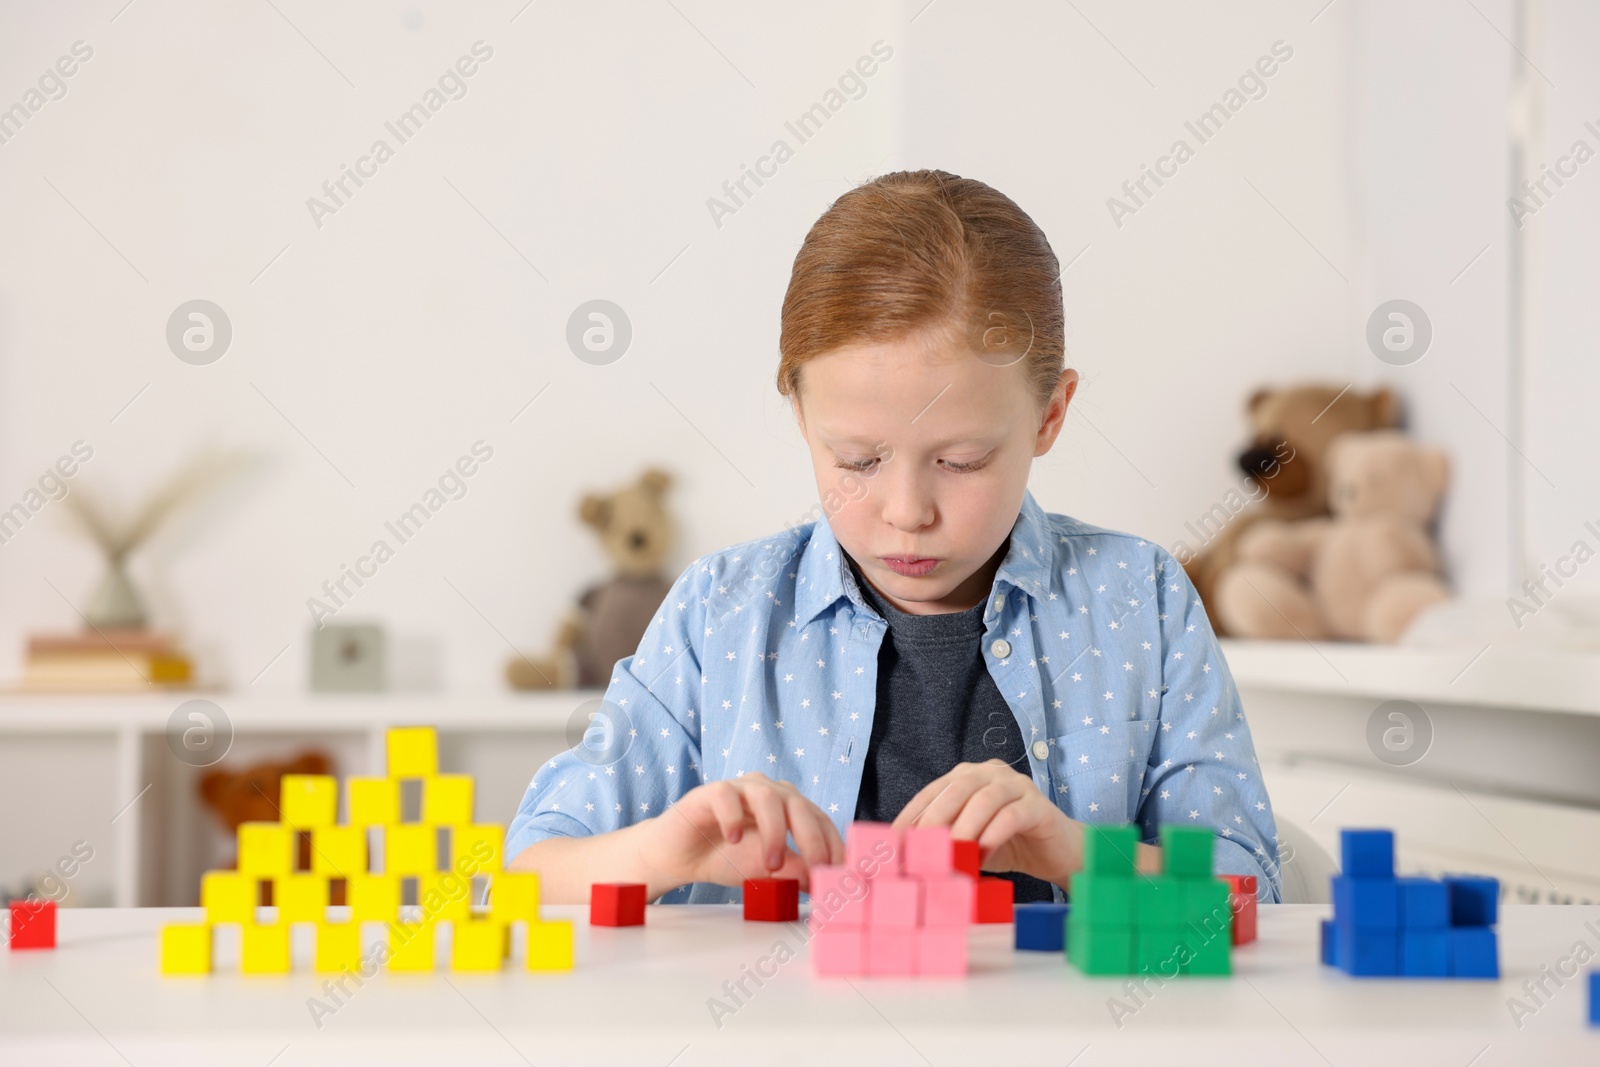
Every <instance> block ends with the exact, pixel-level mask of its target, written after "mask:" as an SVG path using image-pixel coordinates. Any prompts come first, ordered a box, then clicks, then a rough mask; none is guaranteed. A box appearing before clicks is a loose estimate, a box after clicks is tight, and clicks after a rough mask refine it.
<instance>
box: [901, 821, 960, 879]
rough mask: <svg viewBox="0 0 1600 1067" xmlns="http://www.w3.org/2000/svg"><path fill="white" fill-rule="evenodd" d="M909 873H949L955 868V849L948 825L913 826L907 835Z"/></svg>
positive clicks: (906, 850) (906, 847) (906, 868)
mask: <svg viewBox="0 0 1600 1067" xmlns="http://www.w3.org/2000/svg"><path fill="white" fill-rule="evenodd" d="M905 852H906V858H905V872H906V873H907V874H948V873H949V872H950V871H952V870H954V869H955V868H954V866H953V865H954V863H955V849H954V847H953V846H952V845H951V843H950V828H949V827H948V826H913V827H911V828H910V829H908V830H907V831H906V836H905Z"/></svg>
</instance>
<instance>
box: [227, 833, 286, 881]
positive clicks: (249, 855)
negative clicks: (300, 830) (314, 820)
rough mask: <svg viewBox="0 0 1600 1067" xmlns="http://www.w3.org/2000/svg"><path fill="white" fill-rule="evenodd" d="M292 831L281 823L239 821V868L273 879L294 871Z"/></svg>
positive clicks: (246, 872) (243, 871)
mask: <svg viewBox="0 0 1600 1067" xmlns="http://www.w3.org/2000/svg"><path fill="white" fill-rule="evenodd" d="M294 845H295V840H294V831H293V830H292V829H290V828H289V827H287V826H285V825H283V824H282V823H276V822H246V823H240V824H239V871H240V873H242V874H253V875H256V876H258V877H261V878H276V877H278V875H280V874H288V873H289V872H290V871H292V870H294V852H295V848H294Z"/></svg>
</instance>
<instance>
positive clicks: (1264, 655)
mask: <svg viewBox="0 0 1600 1067" xmlns="http://www.w3.org/2000/svg"><path fill="white" fill-rule="evenodd" d="M1222 650H1223V655H1225V656H1226V657H1227V659H1228V667H1229V669H1230V670H1231V671H1232V672H1233V677H1234V681H1235V682H1236V683H1238V685H1239V687H1240V688H1241V689H1272V690H1279V691H1286V692H1293V693H1306V694H1313V695H1319V696H1349V697H1379V698H1383V699H1394V698H1403V699H1407V700H1415V701H1419V702H1423V701H1432V702H1436V703H1444V704H1472V705H1480V706H1491V707H1507V708H1519V709H1526V710H1531V711H1555V712H1564V713H1568V714H1574V715H1595V716H1600V654H1596V653H1585V652H1577V651H1534V650H1531V649H1524V648H1509V647H1504V646H1498V645H1493V646H1490V647H1488V648H1487V649H1486V650H1479V649H1472V648H1466V649H1459V650H1433V649H1427V650H1422V649H1410V648H1396V647H1392V646H1386V645H1361V644H1345V643H1340V642H1315V643H1313V642H1308V641H1240V640H1235V639H1226V640H1224V641H1222ZM1475 657H1476V658H1475Z"/></svg>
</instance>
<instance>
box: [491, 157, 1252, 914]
mask: <svg viewBox="0 0 1600 1067" xmlns="http://www.w3.org/2000/svg"><path fill="white" fill-rule="evenodd" d="M1060 273H1061V266H1060V264H1059V263H1058V262H1057V260H1056V256H1055V253H1054V252H1052V251H1051V248H1050V244H1049V242H1048V241H1047V240H1046V239H1045V236H1044V233H1043V232H1042V231H1041V230H1040V229H1039V227H1038V226H1037V225H1035V224H1034V222H1033V220H1032V219H1031V218H1029V217H1028V215H1027V214H1026V213H1025V212H1024V211H1023V210H1022V209H1021V208H1020V207H1018V206H1017V205H1016V204H1015V203H1013V202H1012V201H1011V200H1010V199H1009V198H1008V197H1006V196H1005V195H1004V194H1002V193H1000V192H998V191H997V190H995V189H992V188H990V187H989V186H987V185H985V184H983V183H982V182H979V181H974V180H972V179H970V178H958V177H956V176H955V175H952V174H948V173H945V172H944V171H927V170H924V171H912V172H900V173H895V174H888V175H885V176H883V177H881V178H878V179H877V180H875V181H872V182H869V183H868V184H866V185H863V186H861V187H859V188H857V189H854V190H852V191H850V192H848V193H845V194H844V195H843V196H841V197H840V198H839V199H838V200H837V201H835V202H834V204H833V206H832V207H830V208H829V209H828V210H827V212H826V213H824V214H823V216H822V217H821V218H820V219H818V220H817V222H816V224H815V225H814V226H812V228H811V232H810V233H809V234H807V235H806V240H805V244H804V245H803V246H802V247H801V249H800V253H799V255H797V256H796V257H795V263H794V271H793V273H792V275H791V276H790V279H789V290H788V293H787V295H786V296H785V298H784V302H783V322H782V333H781V337H780V340H779V348H780V350H781V354H782V358H781V362H780V364H779V367H778V391H779V393H781V394H782V395H783V396H785V397H787V398H788V399H789V401H790V402H791V403H792V404H793V407H794V415H795V419H796V421H797V423H798V425H799V429H800V433H801V435H802V436H803V438H804V439H805V442H806V445H807V447H808V448H809V449H810V452H811V461H812V465H813V467H814V468H815V471H816V479H817V488H818V491H819V494H820V499H821V502H822V509H821V510H822V517H821V518H819V519H818V520H817V521H815V522H811V523H807V524H805V525H802V526H798V527H795V528H793V529H790V530H787V531H785V532H784V533H782V534H778V535H775V536H773V537H769V538H763V539H760V540H756V541H748V542H745V543H744V544H739V545H734V546H733V547H732V548H728V549H724V550H723V551H721V552H715V553H712V554H710V555H707V556H702V557H701V558H700V559H697V560H695V561H694V562H693V563H691V564H690V565H689V566H688V567H687V568H686V569H685V570H684V571H683V573H682V574H681V575H680V576H679V577H678V580H677V582H676V584H675V585H674V586H673V588H672V591H671V593H670V594H669V595H668V596H667V598H666V600H665V601H664V602H663V603H662V605H661V608H660V610H659V611H658V612H657V614H656V617H655V619H654V620H653V621H652V622H651V624H650V626H649V628H648V629H647V630H646V632H645V635H644V638H643V640H641V641H640V643H639V648H638V650H637V652H636V653H635V654H634V655H632V656H629V657H627V658H625V659H622V660H620V661H618V663H617V665H616V667H615V669H614V671H613V672H612V676H611V682H610V685H609V687H608V688H607V690H606V694H605V699H606V701H607V707H608V708H609V722H608V723H606V724H605V725H606V726H608V727H609V729H610V730H612V731H613V732H614V735H613V736H614V740H615V742H616V743H615V744H613V745H610V746H608V747H607V748H605V749H596V748H593V747H590V746H588V745H587V744H585V745H580V746H578V747H576V748H574V749H572V750H570V751H568V752H564V753H562V754H561V755H559V756H557V757H556V758H555V759H552V760H551V761H550V762H549V763H547V764H545V765H544V766H543V767H541V768H539V770H538V772H537V774H536V775H535V776H534V779H533V781H532V783H531V784H530V785H529V787H528V792H527V795H526V796H525V797H524V798H523V801H522V805H521V808H520V810H519V811H518V812H517V816H516V819H515V820H514V821H513V822H512V824H511V828H510V831H509V832H508V834H507V838H506V855H507V856H512V857H515V859H514V860H513V862H512V866H513V867H514V868H515V869H518V870H531V871H537V872H539V873H540V875H541V883H542V885H543V896H544V899H545V900H547V901H549V902H551V903H576V902H583V901H586V900H587V899H588V894H589V886H590V885H591V884H592V883H594V882H601V881H630V882H643V883H645V884H646V885H647V886H648V888H649V895H650V897H651V898H652V899H655V898H658V897H659V898H660V899H661V900H663V901H671V902H677V901H687V902H691V903H710V902H725V901H733V900H737V899H739V889H738V887H739V886H740V884H741V882H742V881H743V879H746V878H757V877H769V876H776V877H793V878H798V879H800V882H801V885H802V887H805V886H806V884H807V880H806V871H807V869H808V867H810V866H811V865H814V864H819V863H840V862H842V860H843V853H844V849H843V845H842V843H841V841H842V838H841V833H842V832H843V831H844V829H845V827H846V826H847V825H848V824H849V823H850V821H851V820H853V819H872V820H880V821H884V822H891V821H892V822H893V823H895V824H896V825H897V826H901V827H904V826H909V825H913V824H916V825H922V826H948V827H950V828H951V832H952V834H953V836H955V837H956V838H957V839H963V840H976V841H977V842H978V843H979V846H980V851H981V854H982V856H983V866H984V868H985V869H986V870H989V871H992V872H996V873H1001V874H1004V875H1005V876H1006V877H1009V878H1011V879H1012V880H1013V881H1014V882H1015V883H1016V896H1017V899H1018V900H1019V901H1024V900H1049V899H1055V900H1061V899H1063V893H1062V889H1063V887H1065V886H1066V885H1067V881H1068V878H1069V877H1070V876H1071V875H1072V873H1073V872H1074V871H1076V870H1078V869H1079V867H1080V866H1081V854H1082V839H1083V824H1084V823H1085V822H1098V823H1123V822H1134V823H1137V824H1138V825H1139V827H1140V830H1141V835H1142V837H1143V839H1144V840H1145V841H1146V842H1152V841H1155V840H1156V834H1157V828H1158V826H1159V825H1160V824H1163V823H1179V824H1182V825H1185V826H1195V825H1199V826H1207V827H1210V828H1211V829H1213V830H1215V831H1216V835H1217V836H1216V846H1215V854H1216V870H1217V871H1218V873H1229V874H1248V875H1255V876H1257V878H1258V879H1259V884H1260V885H1261V886H1262V887H1263V888H1262V896H1263V898H1264V899H1273V900H1276V899H1278V898H1279V895H1280V888H1279V882H1278V878H1277V874H1278V866H1277V864H1278V847H1277V838H1276V836H1275V832H1276V831H1275V828H1274V824H1273V818H1272V812H1271V809H1270V807H1269V806H1268V801H1267V794H1266V791H1265V790H1264V789H1263V788H1262V784H1261V778H1260V769H1259V767H1258V765H1257V762H1256V758H1255V752H1254V749H1253V747H1252V744H1251V741H1250V731H1249V728H1248V727H1247V726H1246V724H1245V721H1244V713H1243V711H1242V710H1241V708H1240V704H1239V695H1238V692H1237V691H1236V690H1235V688H1234V686H1233V679H1232V676H1231V675H1230V674H1229V671H1228V666H1227V664H1226V663H1225V662H1224V660H1223V658H1222V652H1221V650H1220V649H1219V647H1218V645H1217V641H1216V637H1215V636H1214V634H1213V633H1212V630H1211V626H1210V623H1209V622H1208V621H1207V619H1206V614H1205V610H1204V609H1203V608H1202V607H1201V604H1200V600H1199V598H1198V597H1197V596H1196V595H1195V591H1194V588H1193V586H1191V585H1190V583H1189V581H1188V579H1187V578H1186V577H1185V575H1184V572H1183V570H1182V568H1181V567H1179V566H1178V564H1177V563H1176V561H1174V560H1173V558H1172V557H1171V556H1170V555H1168V554H1167V552H1165V551H1164V550H1163V549H1161V548H1160V547H1159V546H1157V545H1155V544H1153V543H1151V542H1149V541H1146V540H1143V539H1140V538H1137V537H1133V536H1131V535H1129V534H1122V533H1116V532H1113V531H1110V530H1104V529H1101V528H1099V527H1096V526H1090V525H1089V524H1087V523H1083V522H1080V521H1078V520H1077V519H1073V518H1069V517H1068V516H1065V515H1057V514H1050V513H1046V512H1045V511H1044V510H1043V509H1042V508H1041V507H1040V506H1039V504H1038V503H1037V502H1036V501H1035V500H1034V498H1033V495H1032V493H1030V492H1029V491H1028V488H1027V485H1028V472H1029V468H1030V467H1031V465H1032V462H1033V459H1034V457H1035V456H1042V455H1044V454H1045V453H1046V452H1048V451H1049V450H1050V447H1051V446H1052V445H1053V444H1054V443H1055V440H1056V437H1057V435H1058V434H1059V433H1060V432H1061V427H1062V423H1063V420H1064V419H1065V418H1066V413H1067V405H1068V404H1069V403H1070V402H1071V400H1072V396H1073V393H1074V391H1075V390H1076V388H1077V384H1078V375H1077V372H1075V371H1073V370H1070V369H1068V368H1067V367H1066V366H1065V365H1064V353H1065V341H1064V336H1063V335H1064V315H1063V311H1062V304H1061V285H1060V281H1059V277H1060ZM598 729H599V727H598V726H596V727H591V732H595V731H597V730H598ZM587 740H588V739H587V738H586V741H587ZM1159 855H1160V850H1159V849H1158V848H1157V847H1155V846H1154V845H1151V844H1142V845H1140V855H1139V857H1138V860H1139V864H1140V866H1141V868H1142V869H1144V870H1150V871H1153V870H1158V869H1159V864H1160V858H1159Z"/></svg>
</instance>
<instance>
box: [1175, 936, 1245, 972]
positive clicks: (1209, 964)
mask: <svg viewBox="0 0 1600 1067" xmlns="http://www.w3.org/2000/svg"><path fill="white" fill-rule="evenodd" d="M1188 942H1189V951H1190V955H1189V961H1188V964H1187V965H1186V966H1185V967H1184V968H1183V973H1184V974H1200V975H1204V974H1232V973H1233V927H1232V926H1228V927H1226V928H1225V929H1223V930H1221V931H1210V932H1209V933H1201V932H1199V931H1196V930H1194V929H1193V928H1192V927H1191V928H1190V930H1189V938H1188Z"/></svg>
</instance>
